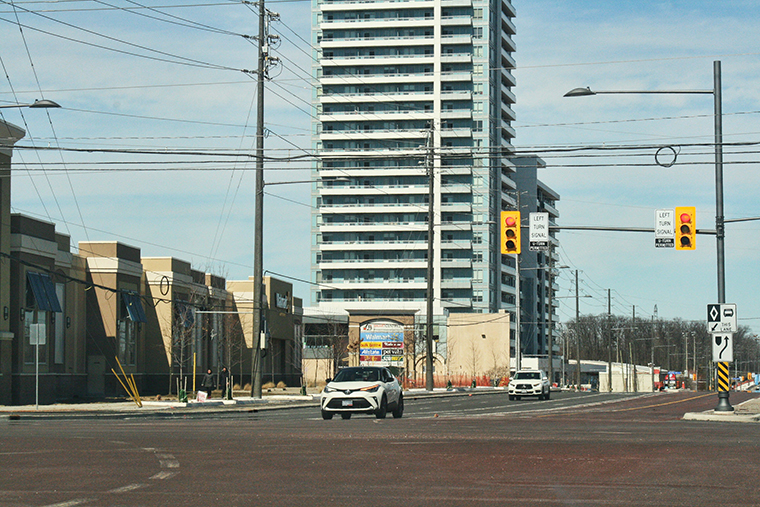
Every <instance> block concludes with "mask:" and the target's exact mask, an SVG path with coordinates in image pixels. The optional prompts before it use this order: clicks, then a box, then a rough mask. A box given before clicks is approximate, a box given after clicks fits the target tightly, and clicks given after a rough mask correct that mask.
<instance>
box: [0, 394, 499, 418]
mask: <svg viewBox="0 0 760 507" xmlns="http://www.w3.org/2000/svg"><path fill="white" fill-rule="evenodd" d="M320 391H321V390H320V389H314V388H309V389H308V390H307V393H306V394H305V395H303V394H301V393H300V388H279V389H278V388H272V389H265V390H264V392H262V397H261V398H252V397H251V396H250V394H249V393H247V392H245V391H239V392H236V393H234V394H233V399H232V400H223V399H221V397H220V396H221V393H220V391H217V392H215V393H214V396H215V397H214V398H211V399H209V400H206V401H205V402H202V403H201V402H197V401H195V400H188V401H187V402H180V401H177V400H176V399H170V400H156V399H155V397H152V396H151V397H146V398H144V399H143V400H142V407H138V406H137V404H135V402H133V401H131V400H130V399H128V398H127V399H124V400H114V401H98V402H81V403H55V404H52V405H39V406H38V407H35V406H34V405H21V406H18V405H16V406H4V405H0V419H10V420H19V419H54V418H72V419H74V418H81V419H87V418H93V417H99V418H109V417H110V418H125V417H133V416H134V417H145V416H150V417H188V416H190V417H191V416H193V415H208V414H214V413H216V414H224V413H235V412H256V411H259V410H283V409H290V408H299V407H308V406H313V407H315V408H316V407H318V406H319V393H320ZM499 392H501V393H503V392H504V388H503V387H497V388H491V387H476V388H474V389H473V388H469V387H467V388H464V387H459V388H454V389H450V390H447V389H435V390H434V391H433V392H429V391H426V390H425V389H409V390H406V391H404V396H405V397H406V399H415V398H419V397H429V396H462V395H471V394H473V393H477V394H489V393H499Z"/></svg>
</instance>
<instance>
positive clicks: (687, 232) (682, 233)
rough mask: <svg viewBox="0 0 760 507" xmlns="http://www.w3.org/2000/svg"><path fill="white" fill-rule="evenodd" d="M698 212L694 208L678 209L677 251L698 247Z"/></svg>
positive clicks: (683, 207)
mask: <svg viewBox="0 0 760 507" xmlns="http://www.w3.org/2000/svg"><path fill="white" fill-rule="evenodd" d="M696 218H697V210H696V208H695V207H694V206H681V207H676V250H694V249H695V248H696V247H697V222H696Z"/></svg>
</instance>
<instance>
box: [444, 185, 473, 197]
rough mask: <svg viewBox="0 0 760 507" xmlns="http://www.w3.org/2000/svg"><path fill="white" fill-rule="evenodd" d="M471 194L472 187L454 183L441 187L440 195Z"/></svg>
mask: <svg viewBox="0 0 760 507" xmlns="http://www.w3.org/2000/svg"><path fill="white" fill-rule="evenodd" d="M470 192H472V185H469V184H467V183H455V184H451V183H449V184H446V183H444V184H443V185H441V193H443V194H469V193H470Z"/></svg>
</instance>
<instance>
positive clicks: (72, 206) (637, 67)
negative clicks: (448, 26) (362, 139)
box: [0, 0, 760, 331]
mask: <svg viewBox="0 0 760 507" xmlns="http://www.w3.org/2000/svg"><path fill="white" fill-rule="evenodd" d="M15 4H16V9H15V11H14V9H13V7H12V6H11V5H9V4H8V3H7V2H3V3H0V40H2V41H3V47H2V52H0V59H2V67H3V76H2V80H0V103H10V102H30V101H32V100H34V99H35V98H42V97H45V98H48V99H53V100H56V101H58V102H59V103H61V104H62V105H63V106H64V108H63V109H60V110H50V111H42V110H26V111H24V112H23V118H22V117H21V112H20V111H17V110H9V109H4V110H2V115H3V116H2V117H3V118H4V119H5V120H7V121H10V122H12V123H15V124H18V125H20V126H22V127H24V128H26V129H27V130H28V132H29V136H28V138H27V139H25V140H24V141H22V143H21V144H23V145H25V146H31V145H34V146H37V147H51V148H56V147H61V148H66V149H67V150H71V149H75V150H84V149H87V150H90V149H96V150H116V151H122V152H123V151H125V150H135V151H154V150H163V151H164V152H165V154H164V155H160V156H158V155H150V154H127V153H112V152H102V151H96V152H91V153H90V152H77V151H58V150H51V151H42V150H38V151H34V150H18V151H17V152H16V155H15V156H14V175H13V199H12V203H13V210H14V211H15V212H20V213H27V214H30V215H33V216H37V217H40V218H44V219H46V220H50V221H52V222H55V223H56V224H57V225H58V230H59V231H62V232H67V233H69V234H70V235H71V236H72V242H73V244H74V245H76V243H77V242H78V241H81V240H93V241H94V240H113V239H118V240H120V241H123V242H125V243H128V244H130V245H134V246H137V247H140V248H141V249H142V253H143V255H145V256H166V255H173V256H175V257H178V258H180V259H184V260H187V261H190V262H192V263H193V265H194V267H196V268H198V269H203V270H207V271H211V272H214V273H216V274H219V275H222V276H226V277H227V278H229V279H240V278H247V277H248V276H249V275H250V274H251V273H252V269H251V266H252V249H253V248H252V245H253V187H254V174H253V163H252V162H251V161H246V160H244V159H242V158H240V159H232V158H231V157H228V156H227V155H228V154H230V153H231V152H233V151H236V150H239V151H241V152H242V153H246V154H252V153H253V147H254V138H253V134H254V132H255V111H254V104H255V102H254V101H255V81H254V80H253V79H252V78H251V77H250V76H249V75H247V74H245V73H244V72H241V70H242V69H255V67H256V46H255V45H254V44H252V43H251V42H249V41H248V40H247V39H246V38H245V37H243V36H242V35H254V34H255V33H256V32H257V15H256V13H255V12H254V10H252V9H250V8H249V7H248V6H245V5H242V4H240V3H238V2H227V1H222V0H216V1H215V0H211V1H209V2H194V1H192V0H189V1H184V2H181V3H175V4H174V5H176V7H159V8H156V9H147V8H141V7H139V6H140V5H143V6H150V5H157V6H158V5H166V4H167V2H151V3H145V2H142V3H140V4H138V3H133V2H129V1H122V0H113V1H110V2H107V3H98V2H92V1H81V2H77V1H73V2H57V3H49V2H33V1H23V2H15ZM200 4H203V6H200ZM209 4H212V5H209ZM109 5H110V6H111V7H109ZM514 5H515V6H516V8H517V12H518V17H517V18H516V19H515V23H516V25H517V30H518V35H517V36H516V37H515V40H516V42H517V48H518V50H517V53H516V54H515V58H516V60H517V63H518V68H517V69H516V70H515V71H514V73H515V75H516V77H517V81H518V86H517V88H516V89H515V90H514V91H515V93H516V95H517V105H516V106H515V110H516V112H517V122H515V124H514V126H515V128H516V131H517V138H516V140H515V146H516V148H517V149H518V150H520V151H521V152H523V151H535V152H537V153H539V154H540V155H541V156H542V157H543V158H544V159H545V160H546V162H547V164H548V167H547V169H545V170H543V171H542V174H541V178H542V179H543V180H544V181H545V182H546V183H548V184H549V185H550V186H551V187H552V188H554V189H555V190H556V191H557V192H559V193H560V194H561V196H562V199H561V201H560V202H559V205H558V207H559V210H560V213H561V219H560V225H617V226H623V227H652V226H653V223H654V210H656V209H658V208H673V207H675V206H682V205H693V206H696V207H697V220H698V221H697V224H698V227H699V228H708V229H711V228H713V227H714V215H715V194H714V166H713V155H712V149H711V147H710V146H702V147H700V146H694V145H695V144H701V143H707V144H709V143H711V142H712V135H713V126H712V125H713V124H712V116H711V115H712V97H711V96H709V95H695V96H686V95H679V96H675V95H674V96H654V95H640V96H637V95H626V96H617V95H609V96H596V97H589V98H575V99H569V98H563V97H562V95H563V94H564V93H565V92H566V91H568V90H569V89H571V88H574V87H577V86H591V87H592V88H596V89H600V90H625V89H646V90H651V89H671V90H672V89H695V88H696V89H709V88H711V87H712V65H713V63H712V62H713V61H714V60H720V61H722V70H723V111H724V120H723V124H724V141H725V142H726V143H750V144H748V145H746V146H735V145H731V146H727V147H726V156H725V160H726V166H725V214H726V217H727V218H729V219H730V218H741V217H754V216H760V202H759V201H758V199H757V198H756V193H757V189H758V188H760V186H759V185H758V183H760V182H759V181H758V180H759V179H760V176H759V175H758V171H757V169H758V167H757V158H758V155H757V151H758V150H757V149H756V147H755V146H754V145H753V144H751V143H756V142H758V141H760V123H759V122H758V119H759V118H760V86H758V84H759V81H760V35H758V31H757V27H758V26H760V6H759V5H758V4H757V2H754V1H722V2H707V1H677V2H663V1H615V2H609V1H542V0H529V1H528V0H515V1H514ZM267 6H268V8H269V9H271V10H276V11H278V12H279V13H280V14H281V16H282V20H281V22H277V23H274V24H273V30H274V31H275V32H276V33H279V34H280V35H281V37H282V42H281V44H280V46H279V47H278V48H276V50H275V54H277V56H279V57H280V58H281V59H282V65H281V66H280V68H279V69H276V70H275V71H273V73H272V77H273V80H272V83H270V85H269V86H268V91H267V95H266V97H267V98H266V103H267V105H266V110H267V120H266V121H267V129H268V132H269V136H268V138H267V141H266V146H267V150H270V149H271V150H272V151H271V152H270V153H269V154H270V155H272V156H277V157H295V156H298V155H300V154H303V153H304V151H302V150H308V149H309V146H310V141H309V139H310V137H309V136H310V129H311V126H310V114H311V113H310V106H309V102H310V100H311V96H312V93H313V87H312V84H311V82H310V69H311V63H312V60H311V58H312V53H311V49H310V48H309V46H308V41H309V39H310V37H309V30H310V24H311V7H310V4H309V2H269V3H268V4H267ZM115 7H117V8H115ZM28 11H33V12H34V13H31V12H28ZM18 23H20V24H21V25H22V26H21V30H20V29H19V25H18ZM107 48H109V49H107ZM619 145H626V146H629V147H632V148H635V149H631V150H629V151H626V152H625V153H624V154H621V153H618V152H614V151H609V150H607V151H603V150H593V151H590V152H584V153H585V155H586V156H579V154H578V153H571V154H569V153H565V154H562V155H560V154H559V153H557V152H556V151H554V150H556V148H557V147H560V146H568V147H582V146H595V147H599V146H606V147H610V146H619ZM653 145H654V146H656V145H672V146H675V147H676V149H677V150H679V156H678V160H677V162H678V163H677V164H676V165H675V166H673V167H671V168H669V169H665V168H661V167H658V166H656V165H655V164H654V151H655V149H654V148H645V147H648V146H653ZM173 150H195V151H202V152H204V153H206V154H205V155H203V156H181V155H178V154H173V153H171V151H173ZM157 160H158V161H160V162H161V163H160V164H156V163H155V161H157ZM149 162H150V163H149ZM43 169H44V170H43ZM308 177H309V171H308V169H306V166H305V164H304V163H302V162H284V161H278V162H271V163H269V164H268V165H267V175H266V180H267V181H269V182H274V181H298V180H305V179H308ZM266 191H267V197H266V210H265V223H266V227H265V241H266V243H265V261H264V267H265V269H267V270H270V271H272V272H275V273H282V274H285V275H288V276H292V277H294V278H296V279H304V280H307V279H309V256H310V237H309V230H310V220H311V218H310V209H311V196H310V191H309V185H303V184H295V185H280V186H270V187H268V188H267V189H266ZM759 234H760V223H758V222H746V223H740V224H730V225H728V226H727V233H726V287H727V300H728V301H729V302H735V303H737V304H738V312H739V317H740V324H745V325H749V326H752V327H753V328H754V329H755V331H757V330H758V326H760V301H759V300H758V298H757V297H756V295H755V292H756V286H757V283H756V280H758V279H760V267H758V257H759V256H758V252H759V251H760V240H758V238H757V236H758V235H759ZM559 237H560V240H561V242H562V249H561V251H560V257H561V262H562V264H564V265H567V266H569V269H564V270H562V276H561V278H560V294H559V295H560V296H562V297H563V299H561V301H562V306H561V308H560V318H561V319H562V320H567V319H570V318H572V317H573V316H574V313H575V308H574V301H573V300H572V299H571V298H570V299H567V297H568V296H573V295H574V287H573V283H572V279H573V277H572V270H575V269H577V270H579V278H580V280H581V283H580V291H581V293H582V294H584V295H589V296H592V297H591V298H583V299H582V300H581V312H582V313H584V314H587V313H602V312H605V311H606V308H607V301H606V295H607V289H611V293H612V308H613V313H616V314H620V315H630V314H631V313H632V312H633V306H634V305H635V307H636V314H637V316H638V317H642V318H651V316H652V315H653V312H654V308H655V307H657V311H658V314H659V316H660V317H664V318H674V317H680V318H683V319H694V320H703V319H704V318H705V313H706V305H707V304H708V303H713V302H716V300H717V289H716V268H715V265H716V262H715V241H714V238H712V237H710V236H700V237H698V241H697V250H696V251H694V252H675V251H671V250H668V251H663V250H660V249H655V248H654V239H653V237H652V236H651V235H649V234H633V233H605V232H579V231H574V232H571V231H564V232H562V233H561V234H560V236H559ZM295 285H296V289H295V295H296V296H300V297H303V298H304V299H305V300H306V303H307V304H308V302H309V290H308V286H307V285H306V284H302V283H296V284H295Z"/></svg>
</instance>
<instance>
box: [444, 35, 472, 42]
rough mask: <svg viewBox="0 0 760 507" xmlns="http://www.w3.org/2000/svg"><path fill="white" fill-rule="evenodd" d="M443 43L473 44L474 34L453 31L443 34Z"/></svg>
mask: <svg viewBox="0 0 760 507" xmlns="http://www.w3.org/2000/svg"><path fill="white" fill-rule="evenodd" d="M441 42H442V43H443V44H472V35H470V34H464V33H452V34H448V35H441Z"/></svg>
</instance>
